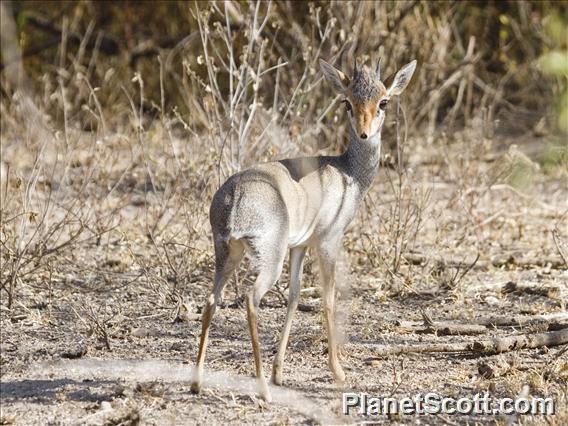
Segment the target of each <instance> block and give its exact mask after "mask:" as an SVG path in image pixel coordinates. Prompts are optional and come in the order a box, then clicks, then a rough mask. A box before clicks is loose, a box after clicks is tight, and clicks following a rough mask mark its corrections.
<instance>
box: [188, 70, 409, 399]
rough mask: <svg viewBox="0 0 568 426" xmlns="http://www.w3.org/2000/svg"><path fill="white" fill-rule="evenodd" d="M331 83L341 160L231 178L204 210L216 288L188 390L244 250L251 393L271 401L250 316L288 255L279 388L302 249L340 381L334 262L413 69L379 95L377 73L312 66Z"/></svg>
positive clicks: (282, 164) (270, 167)
mask: <svg viewBox="0 0 568 426" xmlns="http://www.w3.org/2000/svg"><path fill="white" fill-rule="evenodd" d="M320 67H321V71H322V73H323V75H324V76H325V78H326V79H327V81H328V82H329V84H330V85H331V86H332V87H333V89H335V90H336V91H337V92H339V93H340V94H341V95H342V96H344V99H343V102H344V103H345V106H346V108H347V112H348V115H349V123H350V126H349V127H350V131H349V147H348V148H347V150H346V151H345V152H344V153H343V154H341V155H339V156H320V157H304V158H296V159H287V160H281V161H274V162H270V163H265V164H259V165H256V166H254V167H251V168H249V169H247V170H244V171H242V172H239V173H236V174H235V175H233V176H231V177H230V178H229V179H228V180H227V181H226V182H225V183H224V184H223V185H222V186H221V188H219V190H217V192H216V193H215V195H214V197H213V201H212V203H211V208H210V213H209V214H210V221H211V227H212V230H213V238H214V244H215V282H214V286H213V291H212V293H211V295H210V297H209V299H208V300H207V304H206V306H205V308H204V310H203V319H202V331H201V340H200V343H199V353H198V355H197V365H196V368H195V373H194V378H193V382H192V384H191V389H192V391H193V392H195V393H198V392H199V390H200V388H201V380H202V376H203V363H204V360H205V350H206V347H207V340H208V335H209V326H210V324H211V319H212V317H213V314H214V312H215V308H216V306H217V304H218V303H219V302H220V300H221V296H222V291H223V287H224V286H225V284H226V283H227V281H228V280H229V278H230V277H231V274H232V273H233V271H234V270H235V268H237V266H238V265H239V263H240V261H241V259H242V258H243V255H244V253H245V251H247V252H248V253H249V255H250V257H251V261H252V265H253V267H254V268H255V270H256V272H257V273H258V276H257V278H256V281H255V283H254V286H253V287H252V289H251V291H250V293H249V294H248V296H247V299H246V306H247V318H248V325H249V330H250V335H251V340H252V349H253V353H254V361H255V365H256V377H257V379H258V382H259V383H258V385H259V392H260V394H261V395H262V397H263V398H264V399H265V400H266V401H268V402H269V401H270V400H271V397H270V393H269V390H268V386H267V384H266V380H265V378H264V374H263V371H262V360H261V355H260V346H259V341H258V331H257V323H258V307H259V304H260V301H261V299H262V297H263V296H264V295H265V294H266V292H267V291H268V290H269V289H270V288H271V287H272V286H273V285H274V284H275V283H276V281H277V280H278V278H279V277H280V274H281V272H282V265H283V263H284V258H285V256H286V252H287V250H289V251H290V286H289V301H288V311H287V314H286V322H285V324H284V329H283V330H282V336H281V338H280V344H279V346H278V352H277V354H276V358H275V360H274V364H273V369H272V382H273V383H274V384H276V385H281V384H282V366H283V363H284V353H285V352H286V346H287V344H288V338H289V336H290V328H291V325H292V317H293V316H294V313H295V311H296V309H297V307H298V300H299V297H300V286H301V284H300V282H301V276H302V268H303V260H304V255H305V254H306V250H307V249H308V248H311V249H314V250H315V251H316V253H317V256H318V261H319V270H320V273H321V277H322V284H323V305H324V312H325V321H326V328H327V336H328V345H329V349H328V356H329V360H328V363H329V367H330V369H331V372H332V374H333V376H334V378H335V380H336V381H339V382H342V381H344V380H345V374H344V372H343V369H342V368H341V365H340V363H339V359H338V345H337V338H336V332H335V299H336V289H335V263H336V258H337V252H338V250H339V247H340V245H341V240H342V238H343V235H344V233H345V229H346V228H347V226H348V225H349V223H350V222H351V220H352V219H353V217H354V216H355V212H356V210H357V207H358V206H359V204H360V203H361V200H362V199H363V197H364V196H365V194H366V192H367V190H368V189H369V187H370V185H371V183H372V181H373V179H374V177H375V175H376V173H377V169H378V166H379V158H380V150H381V128H382V126H383V124H384V122H385V111H386V107H387V104H388V102H389V99H390V98H391V97H392V96H396V95H400V94H401V93H402V91H403V90H404V89H405V88H406V86H407V84H408V82H409V81H410V79H411V77H412V74H413V73H414V70H415V68H416V61H412V62H410V63H409V64H407V65H405V66H404V67H402V68H401V69H400V70H399V71H398V72H397V74H396V76H395V78H394V80H393V83H392V85H391V86H390V87H389V88H388V89H387V88H386V87H385V86H384V84H383V83H382V82H381V78H380V77H381V75H380V61H379V63H378V64H377V67H376V70H374V71H373V70H371V69H370V68H368V67H367V66H363V67H362V68H361V69H359V68H358V67H357V65H355V70H354V74H353V78H351V79H350V78H348V77H347V76H346V75H345V74H344V73H343V72H341V71H340V70H338V69H336V68H334V67H333V66H332V65H330V64H328V63H327V62H325V61H324V60H320Z"/></svg>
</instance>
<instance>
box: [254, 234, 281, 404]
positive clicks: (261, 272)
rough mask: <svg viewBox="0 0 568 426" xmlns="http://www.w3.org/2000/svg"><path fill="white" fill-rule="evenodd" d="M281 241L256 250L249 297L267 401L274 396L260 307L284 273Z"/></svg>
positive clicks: (256, 359)
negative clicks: (266, 369)
mask: <svg viewBox="0 0 568 426" xmlns="http://www.w3.org/2000/svg"><path fill="white" fill-rule="evenodd" d="M274 241H279V240H278V239H276V240H274V239H273V240H272V241H271V242H272V243H274ZM280 241H282V243H280V242H279V243H278V244H277V245H274V244H271V245H269V246H268V247H269V248H265V249H264V250H262V252H259V251H258V250H255V252H256V256H255V257H256V262H257V267H258V277H257V279H256V281H255V283H254V286H253V288H252V290H251V292H250V293H249V294H248V297H247V319H248V325H249V331H250V337H251V342H252V350H253V354H254V363H255V367H256V377H257V380H258V385H259V393H260V395H261V396H262V397H263V398H264V399H265V401H267V402H270V401H271V400H272V397H271V396H270V392H269V390H268V385H267V384H266V379H265V377H264V372H263V369H262V358H261V354H260V343H259V339H258V307H259V305H260V301H261V299H262V297H263V296H264V295H265V294H266V292H267V291H268V290H269V289H270V288H271V287H272V286H273V285H274V284H275V283H276V281H277V280H278V278H279V277H280V274H281V273H282V264H283V263H284V258H285V256H286V244H285V242H284V241H285V240H284V239H280Z"/></svg>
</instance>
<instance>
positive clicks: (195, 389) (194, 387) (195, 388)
mask: <svg viewBox="0 0 568 426" xmlns="http://www.w3.org/2000/svg"><path fill="white" fill-rule="evenodd" d="M190 389H191V393H194V394H196V395H197V394H199V393H200V392H201V383H199V382H192V383H191V388H190Z"/></svg>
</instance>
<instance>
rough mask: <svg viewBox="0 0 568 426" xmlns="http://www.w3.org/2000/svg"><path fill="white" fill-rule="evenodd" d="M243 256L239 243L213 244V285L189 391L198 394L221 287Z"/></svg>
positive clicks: (221, 242)
mask: <svg viewBox="0 0 568 426" xmlns="http://www.w3.org/2000/svg"><path fill="white" fill-rule="evenodd" d="M243 254H244V246H243V244H242V243H241V242H239V241H232V242H230V243H228V242H225V241H217V242H215V283H214V285H213V291H212V292H211V295H210V296H209V299H207V303H206V305H205V308H204V309H203V317H202V319H201V339H200V341H199V352H198V354H197V363H196V365H195V370H194V375H193V381H192V383H191V391H192V392H193V393H199V391H200V389H201V380H202V378H203V363H204V361H205V350H206V349H207V342H208V338H209V327H210V325H211V320H212V318H213V314H214V313H215V308H216V307H217V305H218V304H219V302H220V300H221V294H222V292H223V287H225V284H226V283H227V281H228V280H229V279H230V277H231V274H232V273H233V271H234V270H235V269H236V267H237V266H238V265H239V263H240V261H241V259H242V258H243Z"/></svg>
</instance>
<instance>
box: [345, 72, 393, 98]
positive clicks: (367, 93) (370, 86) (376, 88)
mask: <svg viewBox="0 0 568 426" xmlns="http://www.w3.org/2000/svg"><path fill="white" fill-rule="evenodd" d="M350 89H351V95H352V96H353V98H354V99H355V100H357V101H360V102H367V101H370V100H371V99H376V98H378V97H379V96H380V95H381V93H383V92H386V89H385V86H384V85H383V83H381V82H380V81H379V79H378V78H377V75H376V73H375V72H373V71H372V70H371V69H370V68H369V67H368V66H366V65H364V66H363V67H362V69H360V70H359V72H358V73H356V74H355V76H354V77H353V81H352V82H351V87H350Z"/></svg>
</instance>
